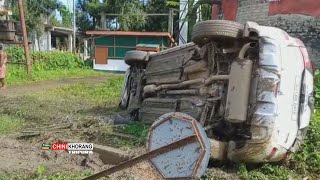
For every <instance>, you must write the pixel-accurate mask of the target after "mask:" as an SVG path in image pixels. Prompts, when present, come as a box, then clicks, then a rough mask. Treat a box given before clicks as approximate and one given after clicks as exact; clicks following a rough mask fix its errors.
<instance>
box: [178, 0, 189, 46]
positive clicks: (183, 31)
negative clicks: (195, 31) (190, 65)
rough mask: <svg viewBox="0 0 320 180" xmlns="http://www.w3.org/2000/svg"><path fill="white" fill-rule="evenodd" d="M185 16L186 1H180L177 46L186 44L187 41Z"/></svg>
mask: <svg viewBox="0 0 320 180" xmlns="http://www.w3.org/2000/svg"><path fill="white" fill-rule="evenodd" d="M187 14H188V1H185V0H180V14H179V17H180V21H179V29H180V36H179V46H180V45H183V44H185V43H187V41H188V20H187V19H186V17H187Z"/></svg>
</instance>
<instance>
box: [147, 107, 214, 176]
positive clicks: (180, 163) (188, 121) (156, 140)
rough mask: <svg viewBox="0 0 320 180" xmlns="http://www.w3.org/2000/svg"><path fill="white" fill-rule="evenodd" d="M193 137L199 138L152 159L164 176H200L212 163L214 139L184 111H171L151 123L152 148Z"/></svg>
mask: <svg viewBox="0 0 320 180" xmlns="http://www.w3.org/2000/svg"><path fill="white" fill-rule="evenodd" d="M192 136H195V137H196V141H193V142H188V143H187V144H186V145H185V146H183V147H180V148H177V149H175V150H172V151H169V152H167V153H165V154H162V155H159V156H156V157H154V158H151V159H150V162H151V163H152V164H153V165H154V167H155V168H156V169H157V170H158V171H159V172H160V174H161V175H162V177H163V178H165V179H169V178H170V179H179V178H185V179H200V177H201V176H202V175H203V174H204V172H205V170H206V167H207V165H208V162H209V157H210V142H209V139H208V138H207V135H206V133H205V131H204V129H203V128H202V126H201V125H200V123H199V122H198V121H197V120H195V119H194V118H192V117H191V116H189V115H186V114H184V113H178V112H175V113H167V114H165V115H163V116H161V117H159V118H158V119H157V120H156V121H155V122H154V124H153V125H152V126H151V129H150V134H149V139H148V150H149V151H153V150H155V149H158V148H161V147H164V146H166V145H167V144H171V143H172V142H176V141H179V140H180V139H184V138H186V137H192Z"/></svg>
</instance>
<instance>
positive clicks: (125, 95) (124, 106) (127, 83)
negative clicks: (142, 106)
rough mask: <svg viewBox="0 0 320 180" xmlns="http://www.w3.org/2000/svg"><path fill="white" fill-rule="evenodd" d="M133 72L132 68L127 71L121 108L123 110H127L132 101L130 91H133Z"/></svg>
mask: <svg viewBox="0 0 320 180" xmlns="http://www.w3.org/2000/svg"><path fill="white" fill-rule="evenodd" d="M130 85H131V70H130V68H129V69H128V70H127V72H126V75H125V79H124V82H123V85H122V91H121V99H120V104H119V108H120V109H122V110H126V109H127V107H128V105H129V100H130V91H131V87H130Z"/></svg>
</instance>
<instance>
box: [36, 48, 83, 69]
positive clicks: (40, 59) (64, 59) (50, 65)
mask: <svg viewBox="0 0 320 180" xmlns="http://www.w3.org/2000/svg"><path fill="white" fill-rule="evenodd" d="M31 57H32V60H33V68H34V70H36V71H37V70H56V69H73V68H84V67H85V64H84V62H83V61H82V60H81V59H80V58H79V57H78V56H76V55H74V54H73V53H70V52H60V51H53V52H34V53H32V54H31Z"/></svg>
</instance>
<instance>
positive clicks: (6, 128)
mask: <svg viewBox="0 0 320 180" xmlns="http://www.w3.org/2000/svg"><path fill="white" fill-rule="evenodd" d="M22 126H23V120H21V119H17V118H12V117H10V116H7V115H0V134H1V135H3V134H8V133H12V132H16V131H18V130H20V128H21V127H22Z"/></svg>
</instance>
